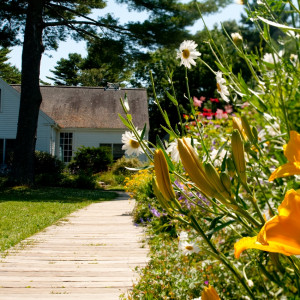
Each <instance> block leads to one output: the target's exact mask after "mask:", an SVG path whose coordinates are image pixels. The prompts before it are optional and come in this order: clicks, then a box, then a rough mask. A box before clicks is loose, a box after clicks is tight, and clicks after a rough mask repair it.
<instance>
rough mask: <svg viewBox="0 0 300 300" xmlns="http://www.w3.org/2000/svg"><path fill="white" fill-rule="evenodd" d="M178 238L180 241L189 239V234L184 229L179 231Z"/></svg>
mask: <svg viewBox="0 0 300 300" xmlns="http://www.w3.org/2000/svg"><path fill="white" fill-rule="evenodd" d="M178 238H179V241H180V242H183V241H187V240H188V239H189V235H188V233H187V232H186V231H181V232H180V235H179V237H178Z"/></svg>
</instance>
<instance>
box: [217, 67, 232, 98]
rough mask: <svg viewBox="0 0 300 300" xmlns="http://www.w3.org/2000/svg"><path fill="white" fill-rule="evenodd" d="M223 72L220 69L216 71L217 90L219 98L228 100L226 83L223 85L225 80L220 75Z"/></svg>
mask: <svg viewBox="0 0 300 300" xmlns="http://www.w3.org/2000/svg"><path fill="white" fill-rule="evenodd" d="M222 75H223V73H222V72H221V71H218V72H217V73H216V80H217V90H218V93H219V94H220V96H221V98H222V99H223V100H224V101H226V102H229V99H228V97H227V96H229V91H228V88H227V86H226V85H224V84H225V83H226V80H225V79H224V78H223V77H222Z"/></svg>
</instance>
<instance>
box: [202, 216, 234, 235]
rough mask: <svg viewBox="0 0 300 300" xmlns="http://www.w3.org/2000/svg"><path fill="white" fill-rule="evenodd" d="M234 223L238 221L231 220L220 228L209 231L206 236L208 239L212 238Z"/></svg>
mask: <svg viewBox="0 0 300 300" xmlns="http://www.w3.org/2000/svg"><path fill="white" fill-rule="evenodd" d="M234 222H236V220H230V221H228V222H225V223H223V224H221V225H219V226H217V227H215V228H213V229H211V230H210V231H208V232H207V233H206V235H207V236H208V237H211V236H212V235H213V234H214V233H216V232H218V231H220V230H221V229H223V228H225V227H227V226H228V225H230V224H232V223H234Z"/></svg>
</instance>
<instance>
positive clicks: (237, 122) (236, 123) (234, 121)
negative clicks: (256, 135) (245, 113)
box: [232, 117, 248, 141]
mask: <svg viewBox="0 0 300 300" xmlns="http://www.w3.org/2000/svg"><path fill="white" fill-rule="evenodd" d="M232 127H233V129H237V130H238V131H239V133H240V134H241V136H242V137H243V139H244V140H245V141H247V140H248V138H247V135H246V133H245V130H244V129H243V126H242V121H241V119H240V118H237V117H232Z"/></svg>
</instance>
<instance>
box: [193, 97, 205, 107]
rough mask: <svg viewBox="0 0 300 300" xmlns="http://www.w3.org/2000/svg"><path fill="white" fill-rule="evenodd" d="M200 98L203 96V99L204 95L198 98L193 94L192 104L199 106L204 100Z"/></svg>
mask: <svg viewBox="0 0 300 300" xmlns="http://www.w3.org/2000/svg"><path fill="white" fill-rule="evenodd" d="M201 98H202V99H203V98H204V100H205V97H200V99H198V98H196V97H195V96H194V97H193V101H194V106H198V107H201V105H202V102H203V101H204V100H202V99H201Z"/></svg>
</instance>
